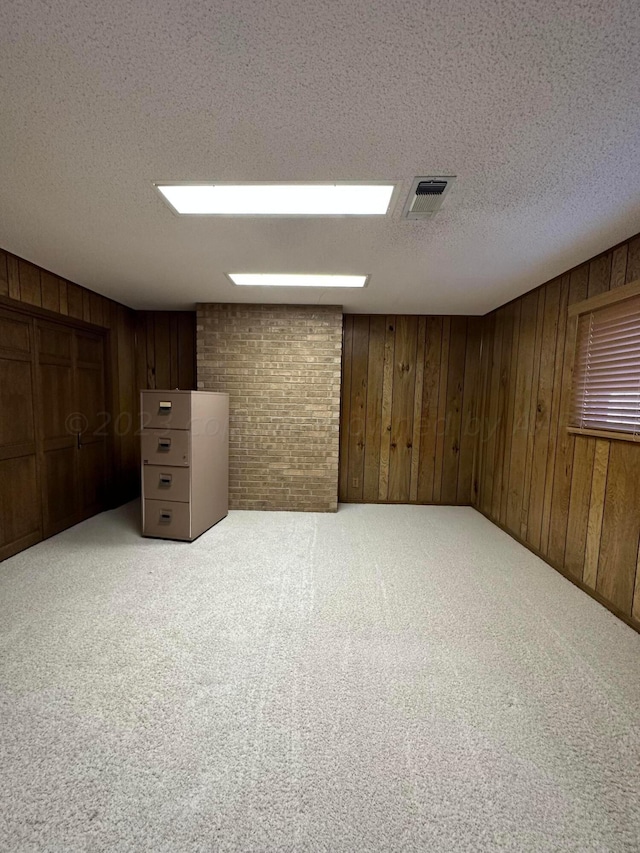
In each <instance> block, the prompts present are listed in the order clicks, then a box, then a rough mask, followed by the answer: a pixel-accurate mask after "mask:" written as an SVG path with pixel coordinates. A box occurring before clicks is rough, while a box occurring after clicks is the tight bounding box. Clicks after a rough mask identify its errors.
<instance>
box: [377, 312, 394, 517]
mask: <svg viewBox="0 0 640 853" xmlns="http://www.w3.org/2000/svg"><path fill="white" fill-rule="evenodd" d="M385 322H386V325H385V333H384V364H383V369H382V370H383V375H382V433H381V437H380V476H379V477H378V500H381V501H386V500H387V498H388V496H389V454H390V452H391V406H392V404H393V361H394V355H395V343H396V318H395V317H393V316H388V317H387V318H386V321H385Z"/></svg>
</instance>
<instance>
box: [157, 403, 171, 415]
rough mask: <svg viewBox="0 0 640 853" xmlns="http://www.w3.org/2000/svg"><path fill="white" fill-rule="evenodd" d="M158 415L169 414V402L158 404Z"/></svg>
mask: <svg viewBox="0 0 640 853" xmlns="http://www.w3.org/2000/svg"><path fill="white" fill-rule="evenodd" d="M158 409H159V411H158V414H160V415H168V414H169V413H170V412H171V402H170V401H169V400H165V401H164V402H162V401H161V402H160V403H159V406H158Z"/></svg>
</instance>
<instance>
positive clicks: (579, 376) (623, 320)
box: [570, 288, 640, 437]
mask: <svg viewBox="0 0 640 853" xmlns="http://www.w3.org/2000/svg"><path fill="white" fill-rule="evenodd" d="M625 291H627V289H626V288H625ZM634 291H635V295H633V296H630V297H627V298H624V297H623V298H622V299H621V300H619V301H616V302H613V304H608V305H603V306H602V307H598V303H601V302H603V301H604V300H603V297H595V298H594V299H592V300H588V301H587V302H585V303H582V304H581V305H580V306H576V307H577V308H578V311H577V312H576V313H577V323H578V326H577V335H576V351H575V361H574V371H573V388H572V395H571V413H570V423H571V425H572V426H573V427H576V428H579V429H583V430H596V431H597V430H600V431H602V430H605V431H611V432H619V433H625V434H628V435H629V436H639V435H640V294H638V293H637V288H634ZM627 292H628V291H627ZM604 296H605V297H609V300H611V299H615V298H617V295H616V294H614V292H612V293H610V294H605V295H604ZM620 296H623V293H621V294H620ZM594 303H596V304H595V305H594V307H592V309H591V310H588V306H589V304H591V305H593V304H594ZM621 437H622V436H621Z"/></svg>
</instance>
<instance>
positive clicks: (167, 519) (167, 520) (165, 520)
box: [160, 509, 172, 524]
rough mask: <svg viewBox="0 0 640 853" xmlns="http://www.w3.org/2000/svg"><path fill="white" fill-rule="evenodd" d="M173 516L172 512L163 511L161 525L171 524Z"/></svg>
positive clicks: (161, 511) (161, 512) (168, 510)
mask: <svg viewBox="0 0 640 853" xmlns="http://www.w3.org/2000/svg"><path fill="white" fill-rule="evenodd" d="M171 515H172V510H170V509H161V510H160V524H171Z"/></svg>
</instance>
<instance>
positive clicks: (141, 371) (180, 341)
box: [135, 311, 196, 391]
mask: <svg viewBox="0 0 640 853" xmlns="http://www.w3.org/2000/svg"><path fill="white" fill-rule="evenodd" d="M135 314H136V373H137V384H138V388H180V389H181V390H182V391H195V390H196V315H195V312H194V311H136V312H135Z"/></svg>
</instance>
